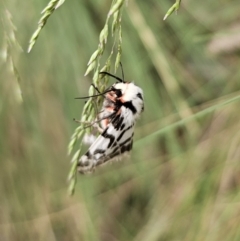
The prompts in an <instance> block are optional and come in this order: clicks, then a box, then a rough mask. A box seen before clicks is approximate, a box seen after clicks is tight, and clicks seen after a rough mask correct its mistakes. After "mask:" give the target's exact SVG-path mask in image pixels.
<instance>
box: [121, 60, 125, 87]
mask: <svg viewBox="0 0 240 241" xmlns="http://www.w3.org/2000/svg"><path fill="white" fill-rule="evenodd" d="M120 66H121V70H122V79H123V83H125V80H124V72H123V65H122V62H120Z"/></svg>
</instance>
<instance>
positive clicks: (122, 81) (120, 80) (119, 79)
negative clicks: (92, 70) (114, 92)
mask: <svg viewBox="0 0 240 241" xmlns="http://www.w3.org/2000/svg"><path fill="white" fill-rule="evenodd" d="M99 74H106V75H109V76H111V77H113V78H115V79H117V80H118V81H119V82H121V83H124V80H122V79H121V78H119V77H117V76H115V75H113V74H110V73H108V72H105V71H103V72H99Z"/></svg>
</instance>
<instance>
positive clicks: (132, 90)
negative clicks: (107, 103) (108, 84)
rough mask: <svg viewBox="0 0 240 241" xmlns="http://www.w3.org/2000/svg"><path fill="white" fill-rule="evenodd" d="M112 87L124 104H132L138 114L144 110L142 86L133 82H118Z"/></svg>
mask: <svg viewBox="0 0 240 241" xmlns="http://www.w3.org/2000/svg"><path fill="white" fill-rule="evenodd" d="M112 88H113V90H114V92H115V94H116V96H117V97H118V99H119V100H120V101H121V102H122V104H123V105H127V104H128V105H132V106H133V108H134V109H135V110H136V113H137V114H140V113H141V112H142V111H143V110H144V103H143V91H142V89H141V88H140V87H138V86H137V85H135V84H134V83H132V82H131V83H128V82H125V83H116V84H114V85H113V86H112ZM124 103H125V104H124Z"/></svg>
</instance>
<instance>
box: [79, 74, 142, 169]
mask: <svg viewBox="0 0 240 241" xmlns="http://www.w3.org/2000/svg"><path fill="white" fill-rule="evenodd" d="M100 74H106V75H109V76H111V77H114V78H115V79H117V80H118V81H117V82H116V83H114V84H113V85H112V86H111V87H110V88H108V89H107V90H106V91H104V93H103V94H104V101H103V106H102V109H101V111H100V114H99V117H98V118H99V120H100V126H98V129H100V133H101V134H100V135H99V136H98V137H97V139H96V140H95V141H94V142H93V143H92V145H91V146H90V148H89V149H88V151H87V152H86V153H85V154H84V155H83V156H82V157H81V158H80V159H79V160H78V171H79V172H80V173H82V174H85V173H91V172H92V171H94V170H95V168H96V167H97V166H99V165H102V164H104V163H107V162H110V161H112V160H116V159H120V157H121V156H122V155H124V154H127V153H128V152H129V151H131V149H132V146H133V135H134V127H135V123H136V120H137V119H138V117H139V116H140V114H141V113H142V111H143V109H144V103H143V91H142V89H141V88H140V87H138V86H137V85H135V84H134V83H133V82H125V81H124V79H121V78H119V77H116V76H114V75H112V74H110V73H108V72H100Z"/></svg>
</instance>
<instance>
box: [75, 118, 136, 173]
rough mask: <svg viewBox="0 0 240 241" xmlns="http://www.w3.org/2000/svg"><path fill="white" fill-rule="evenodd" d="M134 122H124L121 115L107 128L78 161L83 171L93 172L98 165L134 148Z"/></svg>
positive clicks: (79, 169)
mask: <svg viewBox="0 0 240 241" xmlns="http://www.w3.org/2000/svg"><path fill="white" fill-rule="evenodd" d="M133 134H134V123H131V124H129V123H124V119H123V118H122V117H121V116H120V115H119V116H116V119H114V121H113V122H110V123H109V125H108V126H107V127H106V128H105V130H104V131H103V133H102V134H101V135H99V136H98V138H97V139H96V141H95V142H94V143H93V144H92V145H91V146H90V148H89V149H88V151H87V152H86V154H85V155H83V156H82V157H81V158H80V160H79V163H78V171H79V172H81V173H86V172H92V171H93V170H94V168H95V167H96V166H99V165H101V164H103V163H106V162H108V161H110V160H112V159H114V158H115V157H119V156H120V155H122V154H125V153H126V152H129V151H130V150H131V149H132V144H133Z"/></svg>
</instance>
